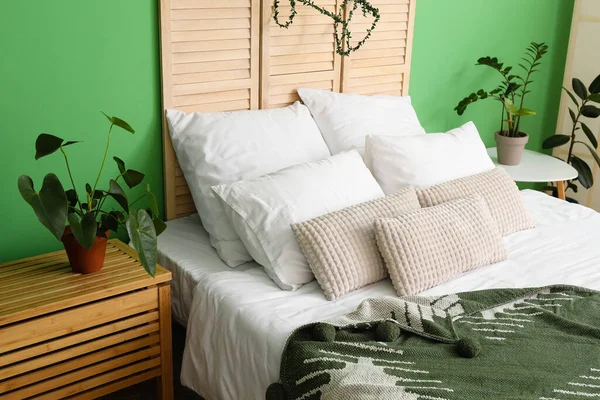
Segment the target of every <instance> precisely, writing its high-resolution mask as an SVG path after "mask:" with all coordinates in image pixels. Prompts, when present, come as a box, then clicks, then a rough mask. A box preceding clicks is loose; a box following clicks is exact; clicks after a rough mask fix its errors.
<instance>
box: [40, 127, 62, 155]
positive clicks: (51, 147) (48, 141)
mask: <svg viewBox="0 0 600 400" xmlns="http://www.w3.org/2000/svg"><path fill="white" fill-rule="evenodd" d="M63 142H64V140H63V139H61V138H59V137H58V136H54V135H50V134H49V133H42V134H41V135H39V136H38V137H37V139H36V141H35V159H36V160H39V159H40V158H42V157H46V156H49V155H50V154H52V153H54V152H56V151H57V150H58V149H60V146H61V145H62V144H63Z"/></svg>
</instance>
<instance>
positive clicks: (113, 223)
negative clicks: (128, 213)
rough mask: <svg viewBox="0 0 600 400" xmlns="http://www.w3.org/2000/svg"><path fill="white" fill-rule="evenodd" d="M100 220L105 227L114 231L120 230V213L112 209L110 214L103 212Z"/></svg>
mask: <svg viewBox="0 0 600 400" xmlns="http://www.w3.org/2000/svg"><path fill="white" fill-rule="evenodd" d="M100 221H101V222H102V228H103V229H109V230H111V231H113V232H116V231H118V230H119V215H118V214H117V212H116V211H111V212H110V213H108V214H102V217H101V218H100Z"/></svg>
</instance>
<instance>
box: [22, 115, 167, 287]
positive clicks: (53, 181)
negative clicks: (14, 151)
mask: <svg viewBox="0 0 600 400" xmlns="http://www.w3.org/2000/svg"><path fill="white" fill-rule="evenodd" d="M104 115H105V116H106V118H107V119H108V121H109V122H110V128H109V129H108V142H107V144H106V150H105V152H104V158H103V159H102V165H101V167H100V171H99V172H98V177H97V178H96V180H95V183H94V185H93V186H92V185H90V184H89V183H88V184H86V185H85V194H82V195H81V196H80V195H79V193H78V191H77V186H76V185H75V181H74V179H73V175H72V173H71V166H70V164H69V158H68V156H67V152H66V148H67V147H70V146H71V145H74V144H76V143H79V142H77V141H68V142H65V141H64V140H63V139H61V138H59V137H56V136H54V135H50V134H47V133H42V134H41V135H39V136H38V138H37V140H36V142H35V149H36V153H35V159H36V160H39V159H40V158H42V157H46V156H48V155H50V154H53V153H56V152H57V151H60V152H61V153H62V155H63V157H64V159H65V164H66V167H67V172H68V174H69V178H70V181H71V185H72V188H71V189H69V190H67V191H65V190H64V188H63V185H62V183H61V182H60V180H59V179H58V177H57V176H56V175H55V174H52V173H50V174H47V175H46V176H45V177H44V181H43V183H42V188H41V189H40V191H39V192H38V191H36V190H35V189H34V184H33V180H32V179H31V178H30V177H29V176H27V175H23V176H21V177H19V181H18V187H19V192H20V193H21V196H22V197H23V199H24V200H25V201H26V202H27V203H29V205H30V206H31V207H32V208H33V210H34V211H35V215H36V216H37V218H38V220H39V221H40V222H41V223H42V225H44V226H45V227H46V228H48V230H49V231H50V232H51V233H52V234H53V235H54V237H56V238H57V239H58V240H60V241H62V242H63V244H64V247H65V250H66V252H67V256H68V258H69V262H70V264H71V268H72V269H73V272H77V273H84V274H86V273H92V272H96V271H99V270H100V269H101V268H102V265H103V264H104V257H105V252H106V243H107V239H108V237H109V235H110V232H111V231H113V232H117V231H118V229H119V228H120V227H121V228H125V229H126V230H127V232H128V233H129V238H130V239H131V242H132V243H133V246H134V247H135V249H136V250H137V252H138V254H139V258H140V261H141V263H142V265H143V267H144V269H145V270H146V271H147V272H148V274H150V275H151V276H154V274H155V272H156V251H157V242H156V237H157V236H158V235H160V234H161V233H162V232H163V231H164V230H165V228H166V225H165V223H164V222H163V221H162V220H161V219H160V218H159V213H158V206H157V203H156V197H155V196H154V194H152V192H151V191H150V186H148V187H147V189H146V191H145V193H144V194H143V195H142V196H141V197H139V198H137V199H136V200H134V201H132V202H130V201H129V199H128V198H127V195H126V194H125V191H124V190H123V188H122V187H121V184H120V183H119V182H121V181H122V182H124V183H125V184H126V185H127V186H128V187H129V188H130V189H132V188H134V187H136V186H138V185H140V184H141V183H142V181H143V180H144V174H142V173H141V172H138V171H135V170H132V169H128V168H127V167H126V166H125V163H124V162H123V160H121V159H120V158H118V157H113V159H114V161H115V162H116V163H117V166H118V168H119V172H120V173H119V175H118V176H116V177H115V178H114V179H110V180H109V182H108V188H105V189H101V188H100V187H99V183H100V178H101V177H102V171H103V170H104V166H105V164H106V159H107V157H108V152H109V148H110V139H111V135H112V131H113V128H114V127H118V128H121V129H123V130H125V131H127V132H130V133H132V134H133V133H135V131H134V130H133V128H131V126H130V125H129V124H128V123H127V122H125V121H123V120H122V119H120V118H117V117H109V116H108V115H106V114H104ZM144 198H146V199H147V200H148V204H149V208H147V209H144V208H140V209H137V208H134V205H136V204H138V203H139V202H140V201H141V200H143V199H144ZM107 199H112V200H114V204H115V205H116V206H118V207H117V209H111V210H108V208H109V207H108V204H109V203H110V201H109V202H108V203H107V202H106V200H107ZM67 223H68V225H67Z"/></svg>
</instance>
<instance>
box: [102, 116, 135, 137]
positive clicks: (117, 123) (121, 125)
mask: <svg viewBox="0 0 600 400" xmlns="http://www.w3.org/2000/svg"><path fill="white" fill-rule="evenodd" d="M101 112H102V114H104V116H105V117H106V119H108V120H109V121H110V123H111V124H112V125H115V126H118V127H119V128H122V129H125V130H126V131H127V132H129V133H131V134H134V133H135V131H134V130H133V128H132V127H131V125H129V124H128V123H127V122H125V121H123V120H122V119H121V118H117V117H109V116H108V115H106V113H105V112H103V111H101Z"/></svg>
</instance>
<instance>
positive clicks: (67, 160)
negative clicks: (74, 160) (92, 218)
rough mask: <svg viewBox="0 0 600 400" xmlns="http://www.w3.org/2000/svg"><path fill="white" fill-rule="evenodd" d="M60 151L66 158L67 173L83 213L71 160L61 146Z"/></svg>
mask: <svg viewBox="0 0 600 400" xmlns="http://www.w3.org/2000/svg"><path fill="white" fill-rule="evenodd" d="M60 151H61V152H62V153H63V156H64V157H65V164H67V172H68V173H69V178H70V179H71V185H72V186H73V190H74V191H75V197H77V204H78V205H79V209H80V210H81V211H82V212H83V209H82V207H81V202H80V201H79V195H78V194H77V187H76V186H75V180H74V179H73V174H72V173H71V166H70V165H69V158H68V157H67V153H66V152H65V149H63V147H62V146H60Z"/></svg>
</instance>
